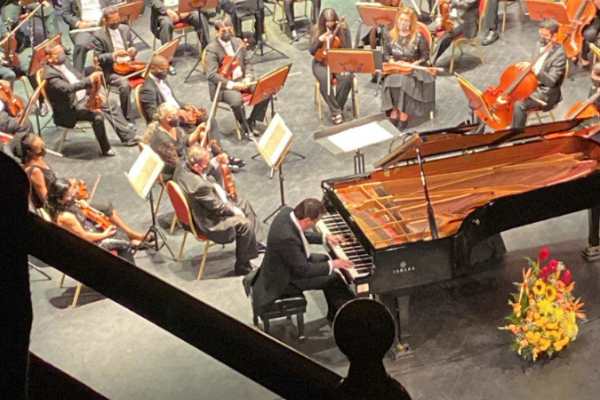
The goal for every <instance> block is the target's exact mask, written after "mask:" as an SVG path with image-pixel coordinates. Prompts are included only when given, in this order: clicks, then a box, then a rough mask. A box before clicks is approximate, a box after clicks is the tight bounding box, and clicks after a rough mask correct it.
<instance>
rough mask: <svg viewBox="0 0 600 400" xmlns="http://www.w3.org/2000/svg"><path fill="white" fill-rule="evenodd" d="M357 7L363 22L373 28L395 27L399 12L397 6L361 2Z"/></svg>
mask: <svg viewBox="0 0 600 400" xmlns="http://www.w3.org/2000/svg"><path fill="white" fill-rule="evenodd" d="M356 8H358V13H359V15H360V18H361V19H362V22H363V24H365V25H367V26H370V27H373V28H381V27H384V26H385V27H387V28H389V29H391V28H393V26H394V20H395V18H396V14H398V8H396V7H386V6H382V5H376V4H364V3H359V4H357V5H356Z"/></svg>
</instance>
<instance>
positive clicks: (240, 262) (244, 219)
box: [173, 145, 265, 275]
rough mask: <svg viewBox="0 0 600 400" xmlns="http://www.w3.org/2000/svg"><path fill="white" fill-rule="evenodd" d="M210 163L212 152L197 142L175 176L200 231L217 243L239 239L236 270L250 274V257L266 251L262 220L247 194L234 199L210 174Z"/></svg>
mask: <svg viewBox="0 0 600 400" xmlns="http://www.w3.org/2000/svg"><path fill="white" fill-rule="evenodd" d="M209 163H210V154H209V152H208V151H207V150H206V149H205V148H204V147H201V146H198V145H194V146H192V147H191V148H190V149H189V150H188V153H187V155H186V157H185V162H183V163H180V164H179V165H177V168H176V169H175V174H174V177H173V179H174V180H175V181H176V182H177V183H178V184H179V186H181V190H182V191H183V193H184V195H185V197H186V198H187V201H188V204H189V206H190V210H191V212H192V220H193V223H194V226H195V228H196V231H197V232H198V233H199V234H201V235H204V236H206V237H207V238H208V239H210V240H212V241H213V242H215V243H219V244H225V243H231V242H233V241H234V240H235V242H236V247H235V258H236V262H235V267H234V269H235V272H236V273H237V274H239V275H246V274H248V273H249V272H250V271H252V265H251V264H250V260H253V259H255V258H256V257H258V253H259V252H260V251H264V249H265V245H264V243H261V242H259V240H260V239H261V234H262V232H261V227H260V221H259V220H258V217H257V216H256V213H255V212H254V209H253V208H252V206H251V205H250V202H249V201H248V200H246V199H245V198H243V197H239V196H238V197H237V199H236V200H230V199H229V198H228V197H227V193H226V192H225V190H224V189H223V188H222V187H221V185H219V184H218V183H216V182H215V180H214V179H213V178H212V177H211V176H207V175H206V171H207V168H208V167H209Z"/></svg>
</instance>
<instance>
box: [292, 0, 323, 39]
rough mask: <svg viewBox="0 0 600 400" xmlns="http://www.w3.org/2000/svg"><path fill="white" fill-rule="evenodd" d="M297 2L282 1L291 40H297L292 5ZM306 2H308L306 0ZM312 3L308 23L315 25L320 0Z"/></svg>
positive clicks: (294, 0)
mask: <svg viewBox="0 0 600 400" xmlns="http://www.w3.org/2000/svg"><path fill="white" fill-rule="evenodd" d="M296 1H297V0H284V2H283V8H284V9H285V18H286V20H287V23H288V27H289V28H290V32H291V33H292V39H297V38H298V32H296V21H295V19H296V16H295V15H294V14H295V11H294V3H296ZM306 1H308V0H306ZM311 1H312V7H311V11H310V22H311V23H312V24H316V23H317V15H319V12H320V11H321V0H311Z"/></svg>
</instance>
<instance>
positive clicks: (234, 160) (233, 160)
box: [229, 156, 246, 168]
mask: <svg viewBox="0 0 600 400" xmlns="http://www.w3.org/2000/svg"><path fill="white" fill-rule="evenodd" d="M229 165H237V166H238V167H240V168H244V167H245V166H246V161H244V160H242V159H241V158H237V157H233V156H229Z"/></svg>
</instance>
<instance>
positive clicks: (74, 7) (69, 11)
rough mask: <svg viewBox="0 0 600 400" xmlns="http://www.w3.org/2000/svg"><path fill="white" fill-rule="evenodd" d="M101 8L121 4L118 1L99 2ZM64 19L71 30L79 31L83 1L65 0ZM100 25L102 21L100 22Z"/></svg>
mask: <svg viewBox="0 0 600 400" xmlns="http://www.w3.org/2000/svg"><path fill="white" fill-rule="evenodd" d="M98 2H99V3H100V7H101V8H102V9H105V8H106V7H107V6H109V5H111V4H115V3H119V1H117V0H98ZM63 10H64V11H63V16H62V17H63V19H64V20H65V22H66V23H67V24H68V25H69V28H71V29H77V23H79V21H81V0H65V2H64V4H63ZM98 23H100V21H98Z"/></svg>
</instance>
